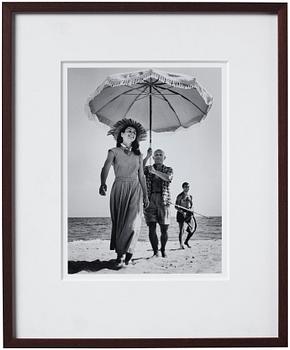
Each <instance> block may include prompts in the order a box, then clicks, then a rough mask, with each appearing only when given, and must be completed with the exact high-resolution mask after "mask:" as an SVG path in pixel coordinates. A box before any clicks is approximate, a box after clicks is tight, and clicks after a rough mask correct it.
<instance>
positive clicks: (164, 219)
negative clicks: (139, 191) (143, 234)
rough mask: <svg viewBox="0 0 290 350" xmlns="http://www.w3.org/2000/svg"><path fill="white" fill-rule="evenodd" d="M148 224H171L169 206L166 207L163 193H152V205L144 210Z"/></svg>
mask: <svg viewBox="0 0 290 350" xmlns="http://www.w3.org/2000/svg"><path fill="white" fill-rule="evenodd" d="M144 216H145V220H146V224H147V225H149V224H150V223H151V222H157V223H158V224H159V225H169V224H170V210H169V205H164V204H163V200H162V195H161V193H152V194H151V196H150V205H149V207H148V208H147V209H145V210H144Z"/></svg>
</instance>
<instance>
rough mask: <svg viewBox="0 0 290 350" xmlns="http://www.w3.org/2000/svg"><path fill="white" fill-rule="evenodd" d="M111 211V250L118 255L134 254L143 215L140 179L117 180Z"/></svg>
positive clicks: (111, 201) (111, 200)
mask: <svg viewBox="0 0 290 350" xmlns="http://www.w3.org/2000/svg"><path fill="white" fill-rule="evenodd" d="M110 211H111V219H112V234H111V243H110V249H111V250H115V251H116V253H117V254H125V253H131V254H133V252H134V248H135V246H136V243H137V241H138V237H139V234H140V229H141V215H142V190H141V186H140V183H139V181H138V179H132V178H116V179H115V182H114V184H113V187H112V190H111V195H110Z"/></svg>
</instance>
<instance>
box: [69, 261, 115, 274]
mask: <svg viewBox="0 0 290 350" xmlns="http://www.w3.org/2000/svg"><path fill="white" fill-rule="evenodd" d="M103 269H109V270H115V271H118V270H120V267H118V266H116V260H115V259H111V260H107V261H101V260H98V259H97V260H94V261H69V262H68V273H69V274H73V273H78V272H81V271H87V272H97V271H100V270H103Z"/></svg>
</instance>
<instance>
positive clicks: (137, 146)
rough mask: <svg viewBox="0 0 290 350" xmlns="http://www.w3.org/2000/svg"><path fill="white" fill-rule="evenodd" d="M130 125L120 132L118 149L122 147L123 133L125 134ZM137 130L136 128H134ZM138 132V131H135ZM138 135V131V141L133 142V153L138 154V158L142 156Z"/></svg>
mask: <svg viewBox="0 0 290 350" xmlns="http://www.w3.org/2000/svg"><path fill="white" fill-rule="evenodd" d="M129 126H130V125H127V126H125V127H124V128H123V129H122V130H121V131H120V132H119V135H118V137H117V147H121V143H122V142H123V137H122V136H121V133H122V132H125V130H126V129H127V128H128V127H129ZM134 129H135V128H134ZM135 130H136V129H135ZM137 138H138V134H137V130H136V139H135V140H134V141H133V142H132V144H131V147H132V152H133V153H134V154H136V156H140V154H141V152H140V149H139V142H138V140H137Z"/></svg>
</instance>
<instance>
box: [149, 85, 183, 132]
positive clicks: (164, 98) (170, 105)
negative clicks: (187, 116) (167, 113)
mask: <svg viewBox="0 0 290 350" xmlns="http://www.w3.org/2000/svg"><path fill="white" fill-rule="evenodd" d="M153 89H154V90H155V91H157V92H158V93H159V94H160V96H161V97H162V98H163V100H164V101H166V102H167V103H168V106H169V108H170V109H171V110H172V112H173V113H174V114H175V116H176V119H177V120H178V122H179V124H180V126H182V124H181V121H180V119H179V118H178V115H177V113H176V111H175V109H174V108H173V106H172V104H171V103H170V102H169V101H168V99H167V98H166V97H165V96H163V95H162V93H161V92H160V91H159V90H158V89H157V88H156V86H153Z"/></svg>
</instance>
